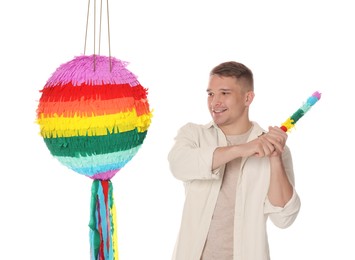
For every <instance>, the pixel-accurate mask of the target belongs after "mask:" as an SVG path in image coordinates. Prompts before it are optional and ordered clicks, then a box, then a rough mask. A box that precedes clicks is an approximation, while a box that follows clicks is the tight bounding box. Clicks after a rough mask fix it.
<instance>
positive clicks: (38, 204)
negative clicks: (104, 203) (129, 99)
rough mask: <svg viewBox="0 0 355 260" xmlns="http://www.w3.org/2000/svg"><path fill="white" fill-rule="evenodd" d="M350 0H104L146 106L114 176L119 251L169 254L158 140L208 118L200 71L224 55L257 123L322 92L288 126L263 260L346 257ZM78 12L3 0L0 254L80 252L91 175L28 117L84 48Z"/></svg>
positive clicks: (133, 258)
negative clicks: (71, 164)
mask: <svg viewBox="0 0 355 260" xmlns="http://www.w3.org/2000/svg"><path fill="white" fill-rule="evenodd" d="M91 2H92V5H93V1H91ZM98 2H99V1H98ZM104 2H105V1H104ZM351 2H352V1H350V0H349V1H345V0H336V1H335V0H334V1H327V0H323V1H321V0H319V1H312V0H307V1H305V0H299V1H281V0H279V1H276V0H270V1H262V0H260V1H237V0H234V1H231V0H218V1H211V0H206V1H196V0H195V1H191V0H180V1H167V0H165V1H163V0H151V1H145V0H135V1H134V0H131V1H110V29H111V35H110V36H111V53H112V56H115V57H116V58H118V59H121V60H124V61H128V62H130V64H129V66H128V67H127V68H128V69H129V70H130V71H132V72H133V73H134V74H136V75H137V76H138V80H139V81H140V83H141V84H142V85H143V86H144V87H146V88H148V89H149V94H148V98H149V102H150V105H151V108H152V109H153V114H154V117H153V119H152V124H151V126H150V128H149V131H148V135H147V138H146V139H145V141H144V144H143V146H142V148H141V149H140V150H139V152H138V154H137V155H136V156H135V157H134V158H133V159H132V161H130V162H129V163H128V164H127V165H126V166H125V167H124V168H123V169H122V170H121V171H120V172H119V173H118V174H116V176H115V177H114V178H113V179H112V182H113V186H114V197H115V201H116V203H115V204H116V207H117V222H118V242H119V245H118V248H119V255H120V259H123V260H138V259H139V260H141V259H148V260H168V259H170V257H171V253H172V250H173V246H174V243H175V238H176V236H177V232H178V228H179V223H180V218H181V211H182V206H183V200H184V191H183V186H182V183H180V182H179V181H178V180H176V179H174V178H173V177H172V175H171V173H170V171H169V167H168V163H167V153H168V151H169V149H170V147H171V145H172V143H173V138H174V136H175V134H176V132H177V129H178V128H179V127H180V126H181V125H182V124H185V123H186V122H189V121H192V122H196V123H206V122H208V121H209V120H210V117H209V114H208V111H207V106H206V92H205V89H206V86H207V85H206V84H207V80H208V73H209V71H210V69H211V68H212V67H213V66H215V65H217V64H218V63H220V62H222V61H227V60H236V61H240V62H242V63H244V64H245V65H247V66H248V67H250V68H251V69H252V70H253V72H254V75H255V91H256V97H255V99H254V103H253V105H252V107H251V119H252V120H255V121H258V122H259V123H260V124H261V125H262V126H263V127H265V128H267V126H269V125H279V124H280V123H282V122H283V121H284V120H285V119H286V118H287V117H289V116H290V115H291V114H292V113H293V112H295V111H296V110H297V109H298V108H299V107H300V106H301V105H302V104H303V102H305V101H306V99H307V98H308V97H309V96H310V95H311V94H312V93H313V92H314V91H319V92H321V93H322V98H321V100H320V101H319V102H318V103H317V104H316V105H315V106H314V107H313V108H312V109H311V110H310V111H309V112H308V113H307V114H306V115H305V116H304V117H303V118H302V119H300V121H299V122H298V123H297V125H296V127H295V128H294V130H293V131H292V132H291V133H290V134H289V139H288V145H289V146H290V147H291V150H292V154H293V159H294V168H295V174H296V188H297V191H298V193H299V195H300V197H301V200H302V208H301V211H300V213H299V216H298V218H297V220H296V222H295V223H294V224H293V225H292V226H291V227H290V228H288V229H284V230H281V229H277V228H275V227H273V226H272V225H269V241H270V249H271V257H272V259H273V260H285V259H288V260H292V259H295V260H299V259H344V260H345V259H355V251H354V249H353V247H354V234H355V224H354V219H355V213H354V210H353V207H354V198H355V189H354V188H353V187H354V185H355V170H354V167H353V163H354V151H353V148H354V144H355V143H354V134H353V122H352V121H353V114H354V112H355V110H354V101H353V95H352V93H353V89H354V86H355V79H354V73H355V72H354V71H355V66H354V60H355V51H354V49H355V48H354V46H355V38H354V25H355V16H354V7H353V6H352V4H351ZM86 14H87V1H73V0H60V1H59V0H57V1H53V0H52V1H48V0H47V1H44V0H34V1H24V0H18V1H3V2H2V4H1V8H0V29H1V31H0V37H1V40H0V52H1V57H0V66H1V68H0V75H1V82H2V83H1V96H0V98H1V102H0V106H1V109H0V113H1V127H0V134H1V138H2V141H1V145H0V147H1V152H2V153H1V179H0V183H1V188H0V200H1V207H0V210H1V213H0V223H1V230H0V238H1V244H0V254H1V256H0V258H1V259H11V260H14V259H15V260H17V259H41V260H42V259H46V260H47V259H89V251H90V249H89V236H88V232H89V228H88V222H89V208H90V190H91V183H92V181H91V180H90V179H89V178H87V177H85V176H82V175H79V174H77V173H75V172H73V171H70V170H68V169H67V168H66V167H65V166H63V165H61V164H60V163H59V162H58V161H56V160H55V159H54V158H53V157H52V156H51V155H50V153H49V151H48V149H47V148H46V146H45V144H44V142H43V140H42V138H41V137H40V136H39V127H38V125H37V124H36V123H35V118H36V108H37V105H38V99H39V97H40V93H39V90H41V89H42V88H43V86H44V84H45V82H46V81H47V79H48V78H49V77H50V76H51V74H52V73H53V72H54V71H55V69H56V68H57V67H58V66H59V65H61V64H62V63H65V62H67V61H69V60H72V59H73V58H74V57H75V56H78V55H82V54H83V50H84V39H85V37H84V36H85V24H86ZM90 19H93V16H92V14H91V17H90ZM103 24H106V20H104V21H103ZM92 32H93V27H90V28H89V35H88V37H89V39H88V45H87V52H86V53H87V54H92V53H93V40H92V39H93V36H92V35H93V33H92ZM106 39H107V35H106V34H104V33H103V34H102V48H101V53H102V54H103V55H108V51H107V50H108V48H107V46H108V44H107V41H106Z"/></svg>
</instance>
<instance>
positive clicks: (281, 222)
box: [264, 190, 301, 228]
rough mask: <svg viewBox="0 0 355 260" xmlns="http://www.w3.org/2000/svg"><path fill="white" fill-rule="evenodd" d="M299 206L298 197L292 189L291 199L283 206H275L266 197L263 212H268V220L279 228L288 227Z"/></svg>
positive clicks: (293, 219)
mask: <svg viewBox="0 0 355 260" xmlns="http://www.w3.org/2000/svg"><path fill="white" fill-rule="evenodd" d="M300 207H301V201H300V198H299V196H298V194H297V192H296V190H293V194H292V197H291V199H290V200H289V201H288V202H287V203H286V205H285V206H284V207H277V206H274V205H272V204H271V202H270V201H269V199H268V198H266V200H265V205H264V213H265V214H269V217H270V220H271V221H272V222H273V223H274V224H275V226H277V227H279V228H287V227H289V226H290V225H291V224H292V223H293V222H294V221H295V219H296V217H297V215H298V212H299V210H300Z"/></svg>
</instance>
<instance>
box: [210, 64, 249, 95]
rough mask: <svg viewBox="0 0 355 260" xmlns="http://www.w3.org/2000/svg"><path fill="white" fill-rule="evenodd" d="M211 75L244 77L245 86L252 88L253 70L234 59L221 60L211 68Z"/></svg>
mask: <svg viewBox="0 0 355 260" xmlns="http://www.w3.org/2000/svg"><path fill="white" fill-rule="evenodd" d="M212 75H218V76H221V77H233V78H236V79H244V80H245V81H246V84H247V88H250V90H254V79H253V72H252V71H251V70H250V69H249V68H248V67H247V66H245V65H244V64H242V63H239V62H236V61H227V62H223V63H221V64H219V65H217V66H216V67H214V68H213V69H212V70H211V72H210V76H212Z"/></svg>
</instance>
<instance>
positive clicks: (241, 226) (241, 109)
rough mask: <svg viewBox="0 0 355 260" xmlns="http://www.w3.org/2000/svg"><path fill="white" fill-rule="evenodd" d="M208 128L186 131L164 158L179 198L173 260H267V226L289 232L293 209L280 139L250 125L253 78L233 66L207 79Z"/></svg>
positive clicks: (273, 131)
mask: <svg viewBox="0 0 355 260" xmlns="http://www.w3.org/2000/svg"><path fill="white" fill-rule="evenodd" d="M207 94H208V98H207V101H208V102H207V104H208V109H209V112H210V114H211V116H212V122H210V123H209V124H207V125H197V124H193V123H187V124H186V125H185V126H183V127H182V128H181V129H180V130H179V132H178V134H177V136H176V138H175V144H174V145H173V147H172V149H171V151H170V152H169V155H168V161H169V165H170V169H171V172H172V174H173V175H174V176H175V177H176V178H177V179H179V180H181V181H183V182H184V185H185V190H186V198H185V204H184V209H183V215H182V221H181V227H180V232H179V236H178V239H177V242H176V245H175V250H174V254H173V260H266V259H270V255H269V247H268V239H267V233H266V222H267V219H268V218H270V219H271V221H272V222H273V223H274V224H275V225H276V226H278V227H280V228H286V227H288V226H290V225H291V224H292V223H293V222H294V220H295V219H296V217H297V215H298V212H299V209H300V205H301V204H300V199H299V197H298V195H297V193H296V191H295V188H294V173H293V165H292V157H291V153H290V150H289V148H288V147H287V146H286V140H287V134H286V133H285V132H284V131H282V130H281V129H280V128H279V127H275V126H274V127H269V128H268V131H267V132H266V131H264V130H263V129H262V128H261V127H260V126H259V125H258V124H257V123H256V122H253V121H250V119H249V106H250V105H251V104H252V101H253V99H254V83H253V73H252V71H251V70H250V69H249V68H247V67H246V66H245V65H243V64H241V63H238V62H234V61H231V62H224V63H221V64H219V65H218V66H216V67H215V68H213V69H212V71H211V72H210V78H209V84H208V88H207Z"/></svg>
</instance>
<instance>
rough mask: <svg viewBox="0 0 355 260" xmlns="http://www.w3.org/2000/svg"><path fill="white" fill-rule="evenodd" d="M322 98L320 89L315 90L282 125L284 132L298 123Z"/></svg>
mask: <svg viewBox="0 0 355 260" xmlns="http://www.w3.org/2000/svg"><path fill="white" fill-rule="evenodd" d="M320 98H321V93H319V92H318V91H316V92H314V93H313V94H312V96H310V97H309V98H308V99H307V101H306V102H305V103H304V104H303V105H302V106H301V107H300V108H299V109H298V110H297V111H296V112H295V113H293V114H292V116H290V117H289V118H287V120H286V121H285V122H284V123H283V124H282V125H281V127H280V128H281V129H282V130H283V131H284V132H289V131H290V130H291V129H292V128H293V127H294V126H295V124H296V123H297V121H298V120H299V119H300V118H301V117H303V116H304V114H306V112H308V111H309V110H310V109H311V107H312V106H313V105H314V104H315V103H317V102H318V101H319V99H320Z"/></svg>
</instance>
